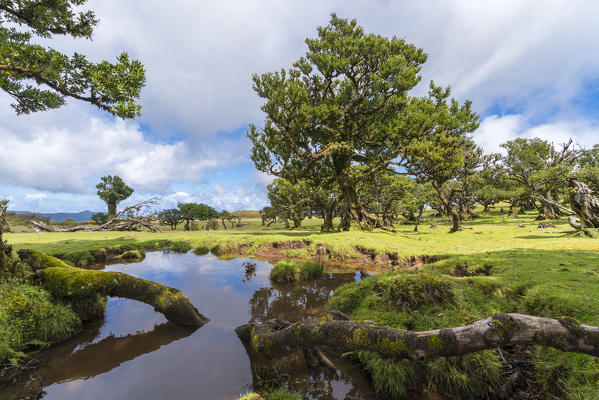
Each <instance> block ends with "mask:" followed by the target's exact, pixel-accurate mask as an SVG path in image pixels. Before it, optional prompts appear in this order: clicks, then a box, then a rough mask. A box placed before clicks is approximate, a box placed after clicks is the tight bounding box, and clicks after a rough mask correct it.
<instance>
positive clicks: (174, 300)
mask: <svg viewBox="0 0 599 400" xmlns="http://www.w3.org/2000/svg"><path fill="white" fill-rule="evenodd" d="M19 257H21V260H23V261H24V262H26V263H28V264H29V265H31V267H32V269H33V270H34V272H35V273H36V274H37V275H38V276H39V277H41V280H42V281H43V282H44V286H45V287H46V289H48V291H50V292H51V293H52V294H53V295H54V296H55V297H57V298H61V299H66V300H69V301H72V302H77V301H79V300H80V299H86V300H87V299H90V298H92V299H93V298H95V297H97V296H99V295H103V296H109V297H122V298H126V299H132V300H137V301H141V302H143V303H146V304H149V305H151V306H154V309H155V310H156V311H158V312H160V313H162V314H164V316H165V317H166V319H168V320H169V321H171V322H174V323H176V324H179V325H185V326H202V325H204V324H205V323H206V322H208V318H206V317H204V316H203V315H202V314H200V313H199V312H198V310H196V309H195V307H194V306H193V305H192V304H191V302H190V301H189V299H188V298H187V297H186V296H185V295H183V293H181V292H180V291H179V290H177V289H173V288H170V287H167V286H163V285H161V284H159V283H155V282H151V281H148V280H145V279H141V278H136V277H134V276H131V275H127V274H124V273H122V272H112V271H92V270H86V269H81V268H75V267H71V266H69V265H67V264H65V263H64V262H63V261H62V260H59V259H58V258H55V257H51V256H48V255H46V254H43V253H40V252H38V251H35V250H26V249H23V250H19Z"/></svg>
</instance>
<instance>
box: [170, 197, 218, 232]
mask: <svg viewBox="0 0 599 400" xmlns="http://www.w3.org/2000/svg"><path fill="white" fill-rule="evenodd" d="M177 207H178V208H179V213H180V215H181V218H182V219H183V220H184V221H185V230H186V231H188V230H190V224H191V222H192V221H195V220H201V221H203V220H207V219H210V218H217V217H218V211H216V210H215V209H214V208H212V207H210V206H208V205H206V204H203V203H200V204H197V203H178V204H177ZM198 229H199V227H198Z"/></svg>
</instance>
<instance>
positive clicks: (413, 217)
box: [399, 181, 437, 232]
mask: <svg viewBox="0 0 599 400" xmlns="http://www.w3.org/2000/svg"><path fill="white" fill-rule="evenodd" d="M436 195H437V193H436V191H435V190H434V189H433V187H432V185H431V184H430V182H426V183H419V182H416V181H412V183H411V185H409V186H408V187H407V188H406V191H405V193H404V195H403V197H402V198H401V201H400V203H399V211H400V213H401V214H402V215H403V216H404V217H405V218H406V219H407V220H408V221H410V222H413V223H414V232H418V225H420V222H421V221H422V216H423V215H424V208H425V207H426V205H427V204H428V205H430V204H431V203H432V202H433V201H434V200H435V198H436V197H437V196H436Z"/></svg>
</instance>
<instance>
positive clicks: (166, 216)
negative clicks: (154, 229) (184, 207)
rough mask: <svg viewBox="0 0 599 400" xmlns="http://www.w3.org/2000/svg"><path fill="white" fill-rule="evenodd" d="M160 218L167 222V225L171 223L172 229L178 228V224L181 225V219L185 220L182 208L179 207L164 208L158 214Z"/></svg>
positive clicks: (164, 222) (161, 220)
mask: <svg viewBox="0 0 599 400" xmlns="http://www.w3.org/2000/svg"><path fill="white" fill-rule="evenodd" d="M158 218H159V219H160V222H161V223H163V224H165V225H170V227H171V230H173V231H174V230H176V229H177V225H179V223H181V221H183V216H182V214H181V210H179V209H177V208H169V209H166V210H162V211H161V212H160V213H159V214H158Z"/></svg>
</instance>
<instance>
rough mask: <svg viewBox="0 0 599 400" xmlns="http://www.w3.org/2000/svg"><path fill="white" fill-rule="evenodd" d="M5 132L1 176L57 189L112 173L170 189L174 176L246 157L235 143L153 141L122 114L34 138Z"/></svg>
mask: <svg viewBox="0 0 599 400" xmlns="http://www.w3.org/2000/svg"><path fill="white" fill-rule="evenodd" d="M0 137H1V138H2V142H3V151H2V152H0V165H2V168H0V181H2V182H4V183H12V184H18V185H22V186H28V187H32V188H36V189H41V190H49V191H55V192H85V191H86V190H87V189H89V188H88V187H87V186H86V184H87V182H86V180H88V179H90V178H92V177H96V178H97V177H99V176H101V175H106V174H116V175H119V176H121V177H123V179H125V181H126V182H127V183H129V184H130V185H132V186H134V187H136V188H138V189H140V190H142V191H154V192H159V193H160V192H168V191H170V185H171V183H173V182H179V181H183V180H189V181H193V182H201V181H202V179H203V178H204V176H205V174H206V173H207V172H209V171H211V170H213V169H214V168H216V167H219V166H225V165H228V164H229V163H234V162H236V160H237V161H239V160H240V159H243V157H245V156H244V155H241V154H236V153H235V152H234V151H231V150H230V148H235V145H234V144H232V145H229V146H225V147H227V149H223V148H222V147H221V148H211V146H205V147H202V146H196V147H195V148H192V147H190V146H188V145H187V144H185V143H184V142H182V141H177V142H174V143H171V144H162V143H153V142H151V141H148V140H147V139H146V138H145V135H144V133H143V132H142V131H141V129H140V127H139V125H138V124H136V123H130V122H124V121H122V120H105V119H96V118H92V119H90V120H89V124H88V126H87V127H85V129H84V130H82V131H81V132H72V131H68V130H66V129H59V128H52V127H50V128H49V129H47V130H44V131H40V132H38V133H37V135H36V136H35V137H34V138H33V139H27V138H22V137H21V136H20V135H18V134H16V133H13V132H7V131H6V130H2V129H1V128H0ZM229 142H230V141H229ZM225 150H226V151H225Z"/></svg>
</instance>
